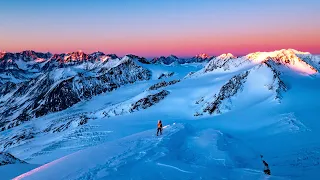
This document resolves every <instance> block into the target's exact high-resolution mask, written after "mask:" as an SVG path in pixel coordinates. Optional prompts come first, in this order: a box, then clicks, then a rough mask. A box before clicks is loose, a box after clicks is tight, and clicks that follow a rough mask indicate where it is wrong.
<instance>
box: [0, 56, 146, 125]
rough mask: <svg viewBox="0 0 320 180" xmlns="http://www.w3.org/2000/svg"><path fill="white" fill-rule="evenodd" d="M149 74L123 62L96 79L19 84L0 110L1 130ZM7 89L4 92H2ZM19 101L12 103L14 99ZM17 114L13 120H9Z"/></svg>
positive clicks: (45, 77) (46, 79) (44, 79)
mask: <svg viewBox="0 0 320 180" xmlns="http://www.w3.org/2000/svg"><path fill="white" fill-rule="evenodd" d="M150 78H151V72H150V71H149V70H148V69H145V68H143V67H141V66H139V65H137V64H136V63H135V62H134V61H133V60H132V59H131V58H129V57H127V58H124V59H123V60H121V61H120V62H119V64H117V65H116V66H114V67H112V68H110V69H108V70H106V71H105V72H103V73H99V74H98V75H91V76H81V75H79V74H78V75H76V76H71V77H69V78H67V79H62V80H59V81H58V82H54V81H53V80H52V78H51V77H50V76H49V73H47V74H44V75H42V76H40V77H38V78H36V79H32V80H31V81H29V82H25V83H22V84H20V85H19V86H18V87H17V90H16V91H15V93H14V94H13V95H12V96H11V97H10V98H9V99H8V100H7V101H6V102H4V103H3V104H1V106H0V110H1V111H2V112H3V113H2V114H0V118H1V119H2V120H1V122H0V125H1V126H0V128H1V130H5V129H9V128H12V127H15V126H18V125H20V124H21V123H23V122H24V121H28V120H29V119H31V118H33V117H40V116H43V115H46V114H48V113H50V112H57V111H62V110H64V109H67V108H69V107H71V106H73V105H74V104H76V103H78V102H80V101H82V100H86V99H89V98H91V97H93V96H95V95H98V94H101V93H103V92H110V91H112V90H114V89H116V88H119V87H120V86H122V85H125V84H129V83H134V82H136V81H143V80H149V79H150ZM3 89H7V88H3ZM21 97H25V98H22V99H23V100H21V101H16V99H17V98H21ZM14 114H18V116H17V117H11V116H13V115H14Z"/></svg>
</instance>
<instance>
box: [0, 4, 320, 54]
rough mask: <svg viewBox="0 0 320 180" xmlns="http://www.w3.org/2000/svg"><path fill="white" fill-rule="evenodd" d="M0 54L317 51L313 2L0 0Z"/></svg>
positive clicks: (319, 13)
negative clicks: (34, 52)
mask: <svg viewBox="0 0 320 180" xmlns="http://www.w3.org/2000/svg"><path fill="white" fill-rule="evenodd" d="M0 7H1V10H0V22H1V23H0V50H2V51H9V52H18V51H22V50H35V51H44V52H46V51H50V52H52V53H64V52H71V51H77V50H82V51H84V52H88V53H91V52H94V51H102V52H105V53H115V54H118V55H125V54H136V55H140V56H146V57H152V56H160V55H165V56H166V55H170V54H174V55H177V56H193V55H196V54H199V53H207V54H209V55H219V54H221V53H227V52H229V53H233V54H235V55H245V54H247V53H250V52H255V51H272V50H277V49H284V48H293V49H297V50H300V51H307V52H311V53H314V54H320V1H319V0H82V1H81V0H0Z"/></svg>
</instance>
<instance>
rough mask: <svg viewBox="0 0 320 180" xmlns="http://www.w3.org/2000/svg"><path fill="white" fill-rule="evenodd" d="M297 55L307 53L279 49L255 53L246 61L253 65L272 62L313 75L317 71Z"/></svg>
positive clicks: (249, 55) (248, 56)
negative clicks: (251, 62)
mask: <svg viewBox="0 0 320 180" xmlns="http://www.w3.org/2000/svg"><path fill="white" fill-rule="evenodd" d="M297 54H309V53H308V52H301V51H297V50H294V49H281V50H277V51H272V52H255V53H250V54H248V55H247V56H246V58H247V59H249V60H251V61H253V62H255V63H263V62H266V61H268V60H273V61H274V62H276V63H277V64H282V65H285V66H288V67H290V68H291V69H294V70H296V71H299V72H303V73H307V74H314V73H317V70H316V69H315V68H314V67H312V66H310V65H309V64H308V63H306V62H305V61H303V60H301V59H300V58H299V57H298V56H297Z"/></svg>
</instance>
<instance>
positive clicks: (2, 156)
mask: <svg viewBox="0 0 320 180" xmlns="http://www.w3.org/2000/svg"><path fill="white" fill-rule="evenodd" d="M7 164H26V162H24V161H22V160H20V159H18V158H16V157H14V156H12V155H11V154H10V153H6V152H0V166H4V165H7Z"/></svg>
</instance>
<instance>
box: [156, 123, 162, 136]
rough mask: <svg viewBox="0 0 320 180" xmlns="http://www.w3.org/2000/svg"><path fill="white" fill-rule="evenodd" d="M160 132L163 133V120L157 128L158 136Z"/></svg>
mask: <svg viewBox="0 0 320 180" xmlns="http://www.w3.org/2000/svg"><path fill="white" fill-rule="evenodd" d="M159 132H160V135H162V122H161V120H159V121H158V129H157V136H158V134H159Z"/></svg>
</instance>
